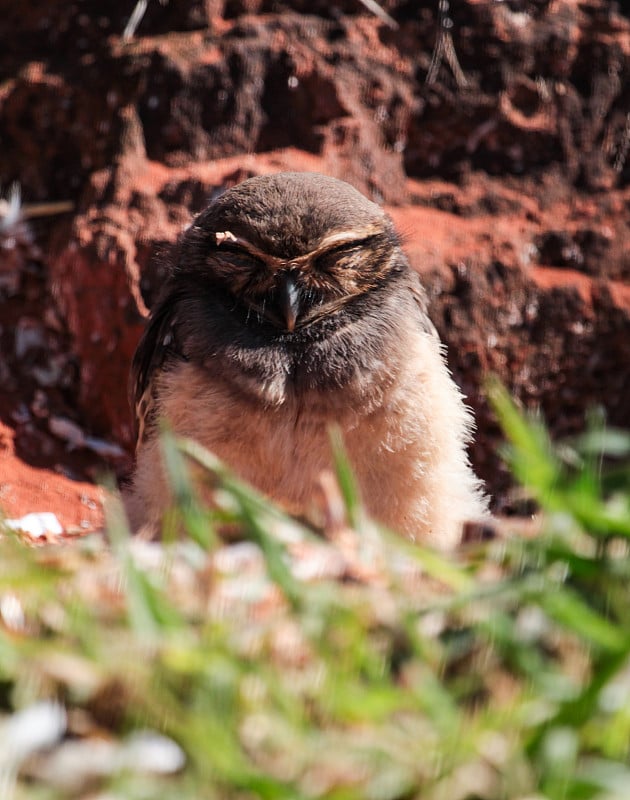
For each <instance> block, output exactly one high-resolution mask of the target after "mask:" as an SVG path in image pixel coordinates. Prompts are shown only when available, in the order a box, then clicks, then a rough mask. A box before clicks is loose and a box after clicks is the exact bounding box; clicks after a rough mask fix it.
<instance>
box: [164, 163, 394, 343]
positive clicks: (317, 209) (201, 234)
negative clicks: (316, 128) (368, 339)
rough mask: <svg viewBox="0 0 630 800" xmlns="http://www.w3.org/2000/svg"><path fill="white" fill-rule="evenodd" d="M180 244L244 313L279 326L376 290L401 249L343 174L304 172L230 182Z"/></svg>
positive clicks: (294, 325) (289, 328) (199, 274)
mask: <svg viewBox="0 0 630 800" xmlns="http://www.w3.org/2000/svg"><path fill="white" fill-rule="evenodd" d="M279 178H281V180H279ZM322 182H323V183H324V186H325V188H327V189H328V191H324V192H322V190H321V187H322ZM261 183H264V185H265V192H261V191H260V184H261ZM311 183H312V184H313V186H311ZM298 185H299V191H297V189H298ZM315 185H316V187H317V191H315V188H316V187H315ZM309 190H310V191H309ZM184 246H185V258H182V262H185V263H187V264H189V265H192V269H194V274H195V276H196V278H197V279H198V280H204V281H205V282H206V283H207V284H208V285H216V286H217V287H218V288H219V289H221V290H222V291H223V292H225V293H226V294H227V295H228V296H229V298H230V300H231V301H233V302H234V304H235V306H238V307H240V308H241V310H245V311H246V314H245V320H246V323H249V324H261V323H266V324H268V325H269V326H271V327H272V328H274V329H276V330H277V331H280V332H283V333H285V334H286V333H293V332H298V331H301V330H304V329H306V328H307V327H309V326H311V325H312V324H313V323H315V322H317V321H318V320H322V319H324V318H325V317H328V316H330V315H334V314H336V313H337V312H339V311H341V310H342V309H343V308H345V307H346V306H348V305H349V304H351V303H352V302H353V300H356V299H358V298H360V297H363V296H365V295H366V294H367V293H369V292H371V291H373V290H374V289H375V288H377V287H379V286H380V285H382V284H383V283H385V282H386V281H387V280H388V278H389V276H390V275H391V274H392V272H395V271H396V270H397V269H400V258H401V251H400V248H399V245H398V240H397V237H396V234H395V232H394V230H393V227H392V225H391V223H390V221H389V219H388V218H387V217H386V216H385V215H384V214H383V212H382V211H381V210H380V208H378V206H376V205H374V204H373V203H370V202H369V201H368V200H367V199H366V198H364V197H363V196H362V195H361V194H359V193H358V192H356V191H355V190H354V189H353V188H352V187H350V186H349V185H347V184H342V183H340V182H339V181H334V180H333V179H329V178H325V177H323V176H320V175H317V176H309V175H305V174H303V173H299V174H295V178H293V174H291V173H288V174H284V175H282V176H265V177H261V178H254V179H251V180H249V181H245V183H243V184H240V185H239V186H238V187H235V188H234V189H232V190H229V191H228V192H226V193H225V194H224V195H222V196H221V197H220V198H219V200H217V201H215V203H214V204H213V205H212V206H210V208H209V209H208V210H207V211H206V212H204V214H202V215H201V216H200V217H199V218H198V219H197V221H196V222H195V225H194V226H193V228H192V229H191V231H190V232H189V235H188V239H187V242H185V245H184ZM189 269H190V268H189ZM180 271H185V270H181V269H180Z"/></svg>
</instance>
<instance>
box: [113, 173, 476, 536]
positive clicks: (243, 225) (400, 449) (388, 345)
mask: <svg viewBox="0 0 630 800" xmlns="http://www.w3.org/2000/svg"><path fill="white" fill-rule="evenodd" d="M131 384H132V396H133V405H134V409H135V415H136V421H137V430H138V444H137V456H136V467H135V473H134V476H133V481H132V485H131V488H130V491H129V495H128V502H127V506H128V509H129V513H130V517H131V522H132V525H133V526H134V527H136V528H139V527H143V526H144V527H148V528H152V529H154V530H157V529H158V528H159V520H160V517H161V514H162V513H163V511H164V509H165V507H167V506H168V504H169V502H170V499H169V491H168V486H167V484H166V481H165V477H164V472H163V467H162V463H161V457H160V447H159V435H158V434H159V427H160V425H159V423H160V421H161V420H164V421H165V422H166V423H167V424H168V426H170V428H171V429H172V430H173V431H174V432H175V434H177V435H179V436H182V437H190V438H193V439H195V440H197V441H198V442H200V443H201V444H202V445H204V446H205V447H206V448H208V449H209V450H210V451H212V452H213V453H214V454H215V455H216V456H218V457H219V458H220V459H221V460H223V461H224V462H225V463H226V464H227V465H228V466H229V467H230V468H231V469H232V470H233V472H234V473H235V474H236V475H238V476H240V478H242V479H244V480H245V481H248V482H249V483H251V484H252V485H253V486H254V487H256V488H257V489H258V490H260V491H261V492H262V493H264V494H265V495H267V496H269V497H270V498H273V499H274V500H276V501H278V502H279V503H280V504H281V505H283V506H284V507H286V508H287V509H289V510H291V511H298V512H299V511H300V510H303V511H304V512H308V510H309V508H310V507H311V505H312V504H313V498H314V495H315V492H316V491H317V487H318V484H319V481H320V477H321V475H322V473H323V472H324V471H326V470H330V469H331V466H332V453H331V438H330V430H331V426H334V427H335V428H336V429H338V430H339V431H340V432H341V436H342V439H343V444H344V447H345V450H346V453H347V456H348V459H349V461H350V464H351V466H352V469H353V470H354V474H355V477H356V481H357V484H358V486H359V490H360V494H361V497H362V500H363V503H364V505H365V507H366V509H367V511H368V512H369V513H370V514H371V515H372V516H373V518H374V519H375V520H377V521H379V522H381V523H383V524H384V525H385V526H387V527H389V528H391V529H393V530H394V531H398V532H400V533H401V534H402V535H404V536H406V537H407V538H409V539H411V540H413V541H417V542H422V543H425V544H429V545H433V546H436V547H438V548H440V549H448V548H452V547H454V546H455V545H456V544H457V543H458V542H459V541H460V539H461V535H462V526H463V523H464V522H465V521H466V520H479V519H482V518H484V517H485V515H486V513H487V502H486V498H485V496H484V492H483V488H482V485H481V483H480V481H479V480H478V479H477V477H476V476H475V474H474V473H473V471H472V469H471V466H470V464H469V461H468V457H467V453H466V448H467V445H468V443H469V442H470V439H471V435H472V429H473V421H472V417H471V413H470V411H469V409H468V408H467V407H466V405H465V404H464V401H463V397H462V395H461V393H460V391H459V389H458V388H457V386H456V384H455V383H454V381H453V379H452V377H451V375H450V373H449V371H448V368H447V365H446V361H445V356H444V350H443V347H442V345H441V343H440V340H439V337H438V335H437V332H436V330H435V328H434V326H433V324H432V323H431V321H430V319H429V317H428V315H427V302H426V296H425V292H424V290H423V288H422V285H421V282H420V279H419V277H418V275H417V274H416V273H415V272H414V271H413V270H412V269H411V267H410V265H409V263H408V261H407V258H406V257H405V254H404V252H403V250H402V248H401V242H400V239H399V237H398V235H397V234H396V231H395V229H394V226H393V223H392V221H391V220H390V218H389V217H388V216H387V214H386V213H385V212H384V211H383V210H382V209H381V208H380V207H379V206H378V205H376V204H374V203H372V202H371V201H369V200H368V199H367V198H366V197H364V196H363V195H362V194H361V193H360V192H358V191H357V190H356V189H354V188H353V187H352V186H350V185H349V184H347V183H344V182H342V181H339V180H336V179H333V178H330V177H326V176H324V175H319V174H316V173H295V172H286V173H279V174H274V175H264V176H257V177H254V178H250V179H249V180H245V181H243V182H242V183H240V184H239V185H237V186H235V187H233V188H231V189H228V190H227V191H225V192H224V193H223V194H221V195H220V196H219V197H218V198H217V199H215V200H214V201H213V202H211V203H210V205H209V206H208V207H207V208H206V209H205V210H204V211H202V212H201V213H200V214H199V215H198V216H197V217H196V219H195V220H194V222H193V223H192V225H191V226H190V227H189V228H188V230H187V231H186V232H185V233H184V235H183V237H182V240H181V243H180V248H179V255H178V258H177V260H176V262H175V263H174V264H173V267H172V269H171V272H170V275H169V277H168V279H167V280H166V283H165V285H164V287H163V290H162V292H161V295H160V297H159V299H158V300H157V302H156V304H155V306H154V308H153V310H152V313H151V316H150V319H149V321H148V325H147V327H146V330H145V332H144V335H143V336H142V339H141V341H140V343H139V345H138V348H137V351H136V353H135V357H134V360H133V366H132V376H131Z"/></svg>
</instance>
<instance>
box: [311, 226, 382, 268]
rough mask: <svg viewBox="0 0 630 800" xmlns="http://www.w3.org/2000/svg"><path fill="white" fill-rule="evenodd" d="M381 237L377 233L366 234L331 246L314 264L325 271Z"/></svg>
mask: <svg viewBox="0 0 630 800" xmlns="http://www.w3.org/2000/svg"><path fill="white" fill-rule="evenodd" d="M379 238H381V236H380V235H379V234H375V235H373V236H366V237H364V238H363V239H353V240H352V241H349V242H344V243H342V244H338V245H336V246H335V247H330V248H329V249H328V250H325V251H324V252H323V253H321V254H320V255H319V256H317V257H316V258H315V260H314V261H313V266H314V267H315V269H318V270H321V271H323V272H325V271H327V270H330V269H332V268H334V267H336V266H337V265H338V264H340V263H341V262H342V261H343V260H344V259H345V257H347V256H350V255H353V254H354V253H356V252H357V251H358V250H360V249H362V248H364V247H366V246H369V245H370V244H372V243H373V242H375V241H377V240H378V239H379Z"/></svg>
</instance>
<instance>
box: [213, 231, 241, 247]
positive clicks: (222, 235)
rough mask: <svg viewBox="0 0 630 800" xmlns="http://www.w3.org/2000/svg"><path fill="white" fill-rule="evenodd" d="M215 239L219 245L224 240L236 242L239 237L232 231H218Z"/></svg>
mask: <svg viewBox="0 0 630 800" xmlns="http://www.w3.org/2000/svg"><path fill="white" fill-rule="evenodd" d="M214 239H215V241H216V243H217V245H221V244H223V243H224V242H236V241H237V238H236V236H234V234H233V233H232V231H217V232H216V233H215V234H214Z"/></svg>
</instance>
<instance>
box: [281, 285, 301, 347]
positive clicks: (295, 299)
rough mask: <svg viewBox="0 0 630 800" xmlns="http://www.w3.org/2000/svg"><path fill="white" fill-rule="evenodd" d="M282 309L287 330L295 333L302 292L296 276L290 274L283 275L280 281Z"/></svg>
mask: <svg viewBox="0 0 630 800" xmlns="http://www.w3.org/2000/svg"><path fill="white" fill-rule="evenodd" d="M278 293H279V300H280V309H281V310H282V314H283V316H284V321H285V323H286V327H287V330H288V331H289V333H293V331H294V330H295V323H296V322H297V318H298V314H299V313H300V290H299V289H298V286H297V284H296V282H295V276H294V275H292V274H291V273H290V272H285V273H283V274H282V275H281V276H280V278H279V280H278Z"/></svg>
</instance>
